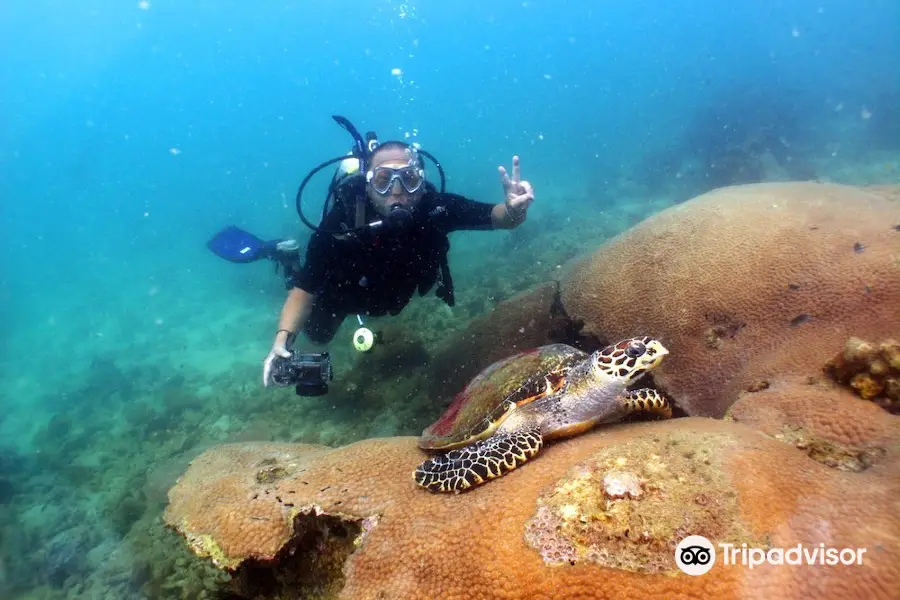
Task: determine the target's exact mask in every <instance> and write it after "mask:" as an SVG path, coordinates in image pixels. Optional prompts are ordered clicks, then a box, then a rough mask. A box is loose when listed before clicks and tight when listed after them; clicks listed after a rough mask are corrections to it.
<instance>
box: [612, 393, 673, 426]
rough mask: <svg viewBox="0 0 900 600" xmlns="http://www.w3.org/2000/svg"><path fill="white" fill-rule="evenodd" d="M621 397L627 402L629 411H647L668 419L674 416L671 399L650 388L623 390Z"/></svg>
mask: <svg viewBox="0 0 900 600" xmlns="http://www.w3.org/2000/svg"><path fill="white" fill-rule="evenodd" d="M619 399H620V400H621V401H622V402H623V403H624V404H625V406H626V408H627V409H628V412H629V413H633V412H646V413H650V414H652V415H659V416H660V417H665V418H666V419H668V418H669V417H671V416H672V405H671V404H669V400H668V399H667V398H666V397H665V396H663V395H662V394H660V393H659V392H657V391H656V390H653V389H650V388H643V389H640V390H628V391H626V392H623V393H622V395H621V396H619Z"/></svg>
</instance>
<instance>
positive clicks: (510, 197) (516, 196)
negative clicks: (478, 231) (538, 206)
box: [499, 156, 534, 222]
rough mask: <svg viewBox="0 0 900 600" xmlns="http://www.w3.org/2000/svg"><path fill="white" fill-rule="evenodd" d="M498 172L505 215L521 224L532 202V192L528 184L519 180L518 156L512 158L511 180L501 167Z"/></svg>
mask: <svg viewBox="0 0 900 600" xmlns="http://www.w3.org/2000/svg"><path fill="white" fill-rule="evenodd" d="M499 171H500V182H501V183H502V184H503V197H504V198H505V201H506V214H508V215H509V218H510V219H512V220H513V221H514V222H521V221H523V220H524V219H525V213H526V212H527V211H528V207H529V206H531V203H532V202H534V190H533V189H532V187H531V184H530V183H528V182H527V181H522V180H521V169H520V168H519V157H518V156H513V167H512V178H510V176H509V174H508V173H507V172H506V169H504V168H503V167H500V168H499Z"/></svg>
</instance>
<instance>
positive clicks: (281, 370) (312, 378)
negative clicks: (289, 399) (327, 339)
mask: <svg viewBox="0 0 900 600" xmlns="http://www.w3.org/2000/svg"><path fill="white" fill-rule="evenodd" d="M333 378H334V376H333V374H332V371H331V356H330V355H329V354H328V353H327V352H322V353H320V354H315V353H307V354H301V353H299V352H294V353H292V354H291V356H290V357H289V358H282V357H277V358H276V359H275V360H274V361H272V383H273V384H275V385H277V386H279V387H288V386H291V385H292V386H294V388H295V390H296V392H297V395H298V396H321V395H323V394H327V393H328V382H329V381H331V380H332V379H333Z"/></svg>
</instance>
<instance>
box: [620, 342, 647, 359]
mask: <svg viewBox="0 0 900 600" xmlns="http://www.w3.org/2000/svg"><path fill="white" fill-rule="evenodd" d="M646 351H647V346H645V345H644V344H642V343H641V342H632V343H630V344H628V347H627V348H625V354H626V355H628V356H630V357H631V358H637V357H639V356H641V355H642V354H644V352H646Z"/></svg>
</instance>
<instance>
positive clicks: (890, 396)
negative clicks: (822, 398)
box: [825, 337, 900, 414]
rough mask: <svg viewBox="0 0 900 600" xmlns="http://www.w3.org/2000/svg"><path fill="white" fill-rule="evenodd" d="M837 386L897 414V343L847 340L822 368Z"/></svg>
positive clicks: (899, 384)
mask: <svg viewBox="0 0 900 600" xmlns="http://www.w3.org/2000/svg"><path fill="white" fill-rule="evenodd" d="M825 371H826V373H828V375H829V376H830V377H832V378H833V379H834V380H835V381H837V382H838V383H842V384H844V385H848V386H850V387H851V388H852V389H853V390H854V391H855V392H856V393H857V394H858V395H859V396H860V397H861V398H862V399H863V400H871V401H873V402H875V403H876V404H878V405H879V406H881V407H882V408H884V409H885V410H887V411H889V412H892V413H894V414H900V343H898V342H897V341H895V340H887V341H884V342H882V343H880V344H877V345H876V344H872V343H869V342H866V341H864V340H861V339H859V338H855V337H853V338H850V339H849V340H847V344H846V345H845V346H844V350H843V352H841V353H840V354H838V355H837V356H835V357H834V358H832V359H831V360H829V361H828V363H826V365H825Z"/></svg>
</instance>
